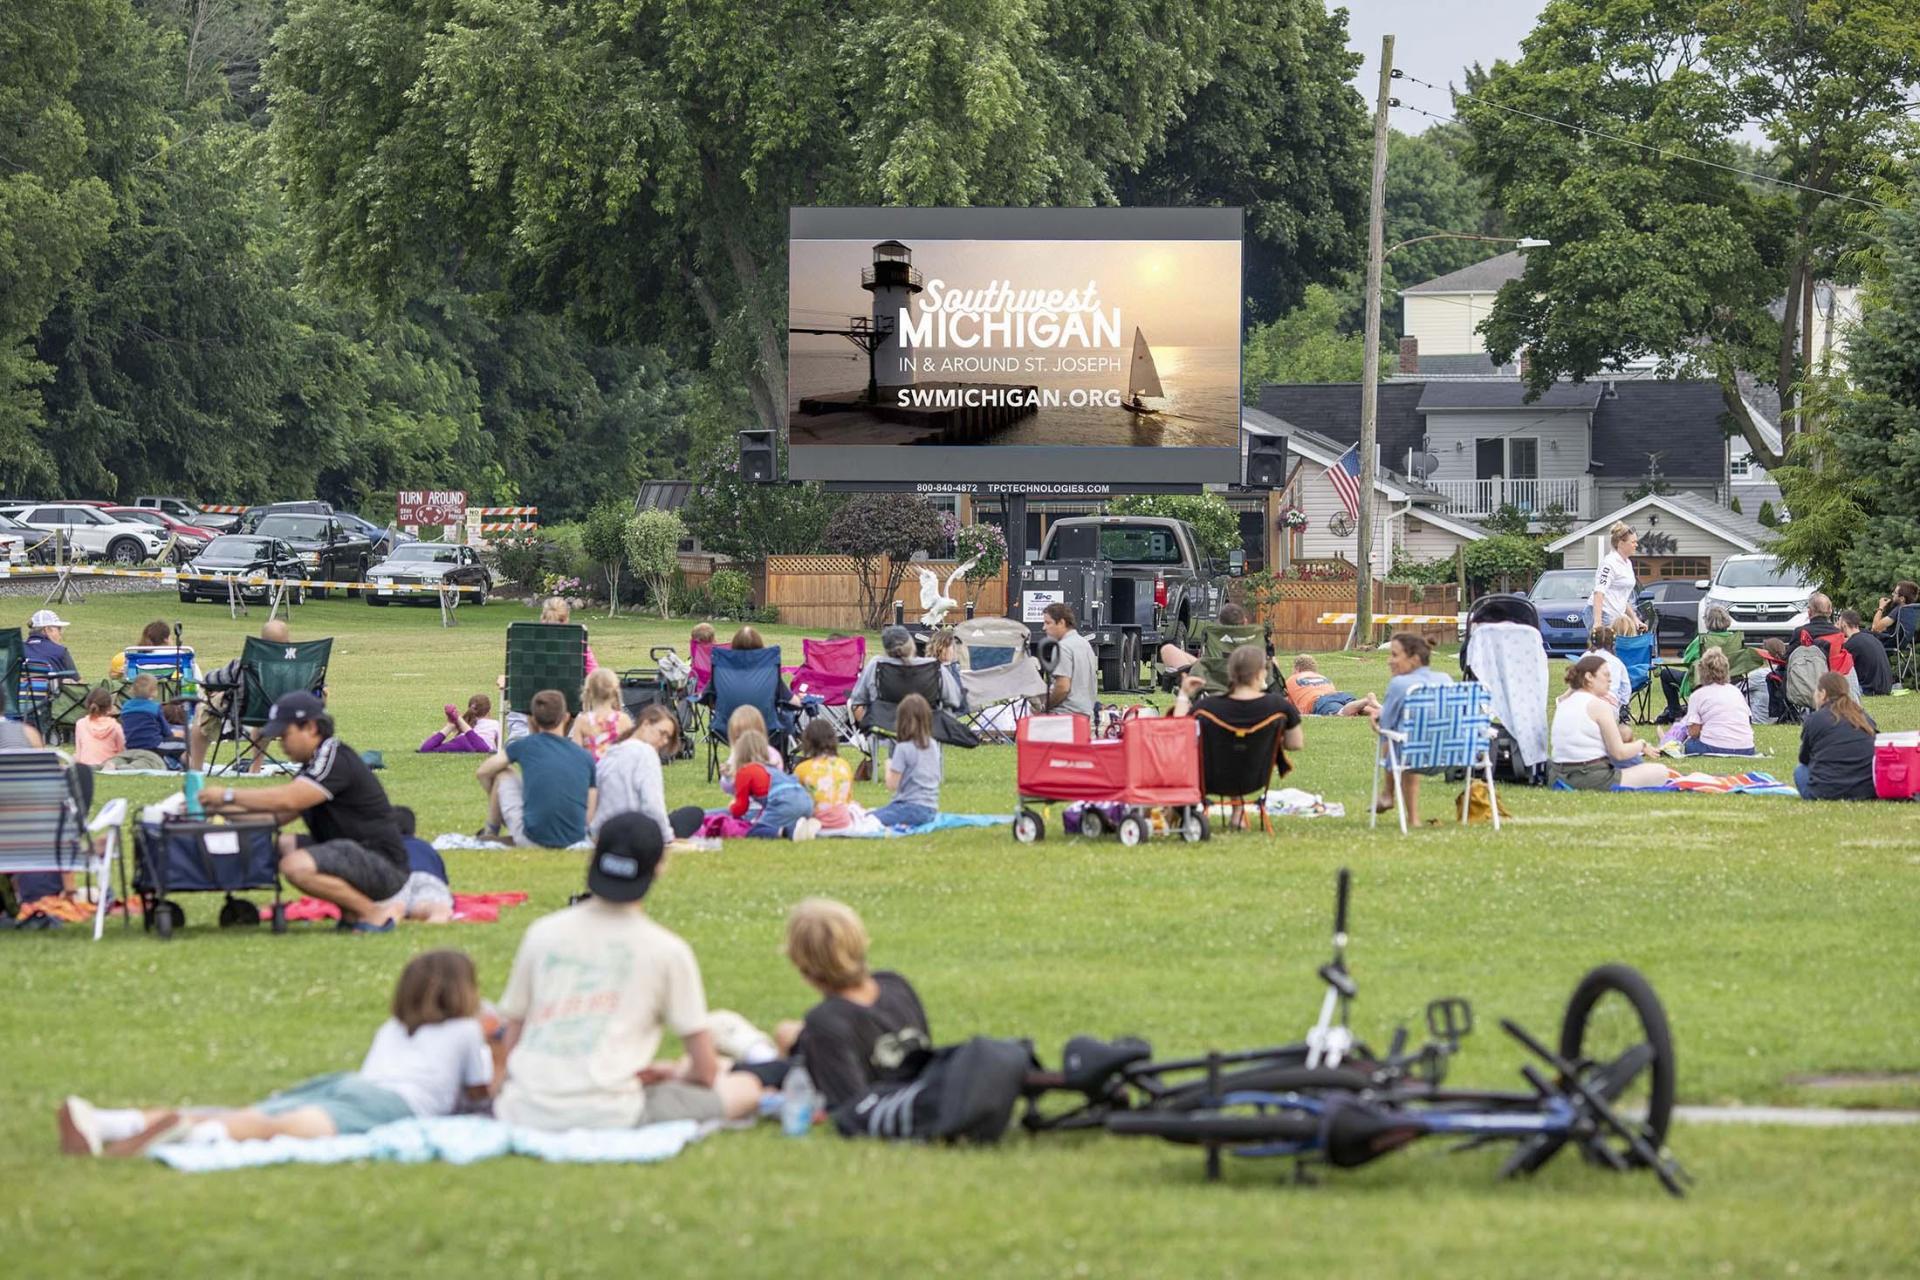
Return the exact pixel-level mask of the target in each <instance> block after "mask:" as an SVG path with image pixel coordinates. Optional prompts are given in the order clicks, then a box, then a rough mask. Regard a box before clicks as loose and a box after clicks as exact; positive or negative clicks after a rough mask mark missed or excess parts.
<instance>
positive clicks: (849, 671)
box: [786, 636, 867, 742]
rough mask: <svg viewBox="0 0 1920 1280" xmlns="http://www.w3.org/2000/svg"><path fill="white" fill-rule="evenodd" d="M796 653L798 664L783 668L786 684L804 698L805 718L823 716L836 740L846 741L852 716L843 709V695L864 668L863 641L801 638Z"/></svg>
mask: <svg viewBox="0 0 1920 1280" xmlns="http://www.w3.org/2000/svg"><path fill="white" fill-rule="evenodd" d="M800 654H801V658H800V665H799V666H797V667H789V668H787V669H786V676H787V684H788V685H789V686H791V687H792V689H793V691H794V692H795V693H797V694H799V695H800V696H801V697H802V698H804V699H806V703H807V711H808V714H809V715H824V716H826V717H827V718H828V719H829V720H831V721H832V722H833V727H834V731H835V733H836V734H837V735H838V736H839V738H840V740H841V741H843V742H846V741H850V740H851V738H852V733H853V717H852V715H851V714H850V713H849V712H848V710H847V695H848V694H850V693H852V692H853V686H854V685H856V684H858V683H859V682H860V670H861V668H863V667H865V666H866V665H867V638H866V637H865V636H838V637H835V638H834V639H832V640H813V639H805V640H802V641H801V642H800Z"/></svg>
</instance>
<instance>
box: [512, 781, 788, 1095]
mask: <svg viewBox="0 0 1920 1280" xmlns="http://www.w3.org/2000/svg"><path fill="white" fill-rule="evenodd" d="M663 850H664V845H663V843H662V841H661V839H660V828H659V827H658V826H657V825H656V824H655V823H654V820H653V819H651V818H648V817H646V816H644V815H642V814H638V813H625V814H621V815H620V816H619V817H617V818H613V819H611V820H609V821H608V822H607V823H606V825H604V826H602V827H601V828H600V838H599V840H598V841H597V842H596V843H595V845H594V852H593V857H592V859H591V860H590V861H589V862H588V864H587V891H588V893H590V894H591V895H592V896H591V897H588V898H586V899H585V900H583V901H581V902H578V903H576V904H574V905H573V906H571V907H568V908H567V909H566V910H564V911H556V912H554V913H553V914H552V915H549V916H543V917H542V918H540V919H539V920H536V921H534V922H533V924H532V925H531V926H529V927H528V929H527V932H526V934H525V936H524V937H522V938H521V940H520V950H519V953H518V954H516V955H515V956H514V958H513V972H512V974H511V976H509V977H508V979H507V989H506V994H504V995H502V996H501V997H500V1016H501V1019H502V1033H503V1037H504V1043H505V1045H506V1054H507V1068H506V1080H505V1082H504V1083H503V1084H502V1085H501V1087H500V1098H499V1101H498V1102H497V1104H496V1105H495V1107H494V1114H495V1115H497V1116H499V1117H500V1119H502V1120H505V1121H507V1122H508V1123H509V1124H517V1125H526V1126H528V1127H529V1128H535V1129H630V1128H632V1127H634V1126H635V1125H643V1124H655V1123H658V1122H661V1121H665V1120H737V1119H741V1118H743V1117H746V1116H750V1115H752V1114H753V1112H754V1109H755V1108H756V1107H758V1106H759V1103H760V1093H761V1087H760V1082H759V1080H757V1079H755V1078H754V1077H753V1076H751V1075H748V1074H746V1073H743V1072H742V1073H733V1072H729V1070H728V1066H729V1064H726V1063H723V1062H722V1060H721V1059H720V1058H719V1056H718V1055H717V1054H716V1053H715V1052H714V1048H713V1032H712V1031H711V1029H710V1028H709V1026H708V1018H707V996H706V991H705V989H704V987H703V986H702V984H701V981H700V966H699V964H698V963H697V962H696V961H695V960H694V956H693V948H691V947H689V946H688V945H687V944H686V942H685V941H684V940H682V939H681V938H680V936H679V935H678V934H675V933H673V932H671V931H669V930H668V929H666V928H664V927H663V926H661V925H659V924H656V923H655V922H654V921H653V919H652V918H651V917H650V916H648V915H647V912H646V909H645V905H644V899H645V898H646V896H647V891H648V890H649V889H651V888H652V887H653V882H654V878H655V877H656V876H657V875H658V874H659V872H660V864H661V855H662V852H663ZM668 1031H671V1032H672V1033H673V1034H674V1035H676V1036H678V1037H680V1042H681V1044H682V1045H683V1046H684V1048H685V1049H686V1057H685V1058H684V1059H682V1060H681V1061H679V1062H675V1063H662V1062H656V1061H654V1054H655V1053H656V1052H657V1051H658V1050H659V1048H660V1039H661V1036H662V1035H663V1034H664V1033H666V1032H668Z"/></svg>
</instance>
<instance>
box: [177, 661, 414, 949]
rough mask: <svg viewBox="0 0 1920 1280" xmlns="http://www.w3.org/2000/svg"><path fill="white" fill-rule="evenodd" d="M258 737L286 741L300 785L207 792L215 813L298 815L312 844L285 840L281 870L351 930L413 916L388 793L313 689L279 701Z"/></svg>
mask: <svg viewBox="0 0 1920 1280" xmlns="http://www.w3.org/2000/svg"><path fill="white" fill-rule="evenodd" d="M260 736H261V737H263V738H265V739H267V740H269V741H271V740H272V739H275V738H278V739H280V742H281V746H282V749H283V750H285V751H286V753H287V758H288V759H290V760H293V761H295V762H297V763H298V764H299V765H300V772H299V773H297V774H295V775H294V778H293V781H291V782H284V783H281V784H279V785H278V786H272V787H244V788H236V787H227V788H226V789H225V790H224V791H221V792H218V793H216V792H215V791H214V789H213V788H212V787H207V788H204V789H203V790H202V791H201V792H200V802H201V804H203V805H204V806H206V809H207V811H208V812H209V813H274V814H279V815H281V816H282V818H283V819H284V818H286V817H290V816H292V815H295V814H298V815H300V816H301V817H304V818H305V819H306V820H307V830H308V831H309V832H311V833H312V835H311V837H310V838H307V837H296V836H294V835H292V834H291V833H288V834H283V835H282V836H281V837H280V874H281V875H283V876H285V877H286V878H287V879H288V880H290V881H292V882H293V884H294V885H295V886H296V887H298V888H299V889H300V890H301V891H302V892H303V893H307V894H310V895H311V896H313V897H316V898H320V899H322V900H324V901H327V902H331V903H333V904H334V905H335V906H337V907H339V908H340V917H341V921H342V923H343V925H344V926H345V927H346V928H349V929H352V930H354V931H355V932H359V933H385V932H386V931H388V930H389V929H392V928H393V926H394V923H395V921H397V920H399V918H400V917H401V915H402V914H403V913H404V911H405V906H404V904H401V903H399V902H397V901H395V898H396V895H398V894H399V892H400V891H401V890H402V889H403V888H405V887H406V883H407V876H408V874H409V868H408V865H407V846H406V843H405V841H404V840H403V839H402V838H401V835H400V822H399V819H398V818H396V817H395V816H394V813H393V806H392V805H391V804H390V803H388V801H387V791H386V788H385V787H382V786H381V785H380V780H379V779H378V778H376V777H374V776H373V771H372V770H371V769H369V768H367V764H366V761H364V760H362V759H361V758H360V756H359V753H358V752H356V751H354V749H353V748H352V747H349V746H348V745H347V744H346V743H344V742H342V741H340V739H339V738H337V737H335V736H334V726H333V717H332V716H331V715H329V714H327V708H326V704H325V703H323V702H321V701H320V699H319V698H317V697H315V696H314V695H313V694H311V693H306V692H296V693H288V694H283V695H281V697H280V699H279V700H278V701H277V702H275V703H274V704H273V706H272V707H271V708H270V709H269V710H268V712H267V723H266V724H265V725H264V726H263V727H262V728H261V730H260Z"/></svg>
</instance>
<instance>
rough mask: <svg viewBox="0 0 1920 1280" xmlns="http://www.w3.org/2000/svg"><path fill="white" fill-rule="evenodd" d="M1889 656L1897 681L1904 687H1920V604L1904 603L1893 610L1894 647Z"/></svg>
mask: <svg viewBox="0 0 1920 1280" xmlns="http://www.w3.org/2000/svg"><path fill="white" fill-rule="evenodd" d="M1887 656H1888V657H1889V658H1890V659H1891V660H1892V663H1893V678H1894V680H1895V682H1897V683H1898V684H1899V685H1900V687H1901V688H1903V689H1920V604H1903V605H1901V606H1900V607H1899V608H1898V609H1895V610H1894V611H1893V647H1892V648H1891V649H1890V650H1889V651H1888V654H1887Z"/></svg>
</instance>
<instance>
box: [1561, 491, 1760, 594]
mask: <svg viewBox="0 0 1920 1280" xmlns="http://www.w3.org/2000/svg"><path fill="white" fill-rule="evenodd" d="M1616 521H1619V522H1624V523H1625V524H1628V525H1631V526H1632V527H1633V528H1634V530H1635V531H1636V532H1637V533H1639V535H1640V544H1641V545H1640V554H1638V555H1636V556H1635V557H1634V561H1633V562H1634V568H1635V569H1636V570H1637V571H1638V573H1639V577H1640V581H1641V582H1642V583H1647V582H1660V581H1664V580H1668V579H1680V580H1693V579H1698V578H1711V577H1712V576H1713V575H1714V572H1715V571H1716V570H1718V569H1719V568H1720V562H1721V561H1722V560H1724V559H1726V558H1727V557H1728V556H1732V555H1745V554H1749V553H1752V552H1756V551H1765V550H1766V549H1767V547H1768V545H1769V543H1771V541H1772V539H1773V536H1774V535H1773V531H1772V530H1770V529H1768V528H1767V527H1766V526H1765V525H1763V524H1761V523H1760V522H1759V521H1758V520H1755V519H1754V518H1753V517H1752V516H1749V515H1743V514H1741V513H1739V512H1737V511H1731V510H1729V509H1727V508H1726V507H1723V506H1721V505H1720V504H1719V503H1717V502H1714V501H1712V500H1710V499H1707V498H1703V497H1701V496H1700V495H1698V494H1693V493H1670V494H1648V495H1647V496H1646V497H1643V498H1641V499H1639V500H1638V501H1635V502H1630V503H1627V504H1625V505H1624V506H1622V507H1620V508H1619V509H1617V510H1614V511H1609V512H1608V513H1607V514H1605V515H1603V516H1601V517H1600V518H1599V519H1597V520H1594V521H1592V522H1590V523H1588V524H1585V525H1582V526H1581V527H1580V528H1578V529H1575V530H1573V531H1572V532H1570V533H1568V534H1567V535H1566V536H1565V537H1563V538H1560V539H1559V540H1557V541H1555V542H1550V543H1548V544H1547V550H1548V551H1557V552H1559V553H1560V554H1561V556H1562V557H1563V561H1562V563H1564V564H1565V565H1566V567H1567V568H1569V569H1592V568H1595V567H1597V566H1598V565H1599V563H1600V558H1601V557H1602V556H1604V555H1605V554H1606V553H1607V548H1608V546H1609V531H1610V530H1611V529H1612V528H1613V525H1614V523H1615V522H1616ZM1651 549H1659V551H1658V553H1657V554H1656V553H1655V551H1654V550H1651Z"/></svg>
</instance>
